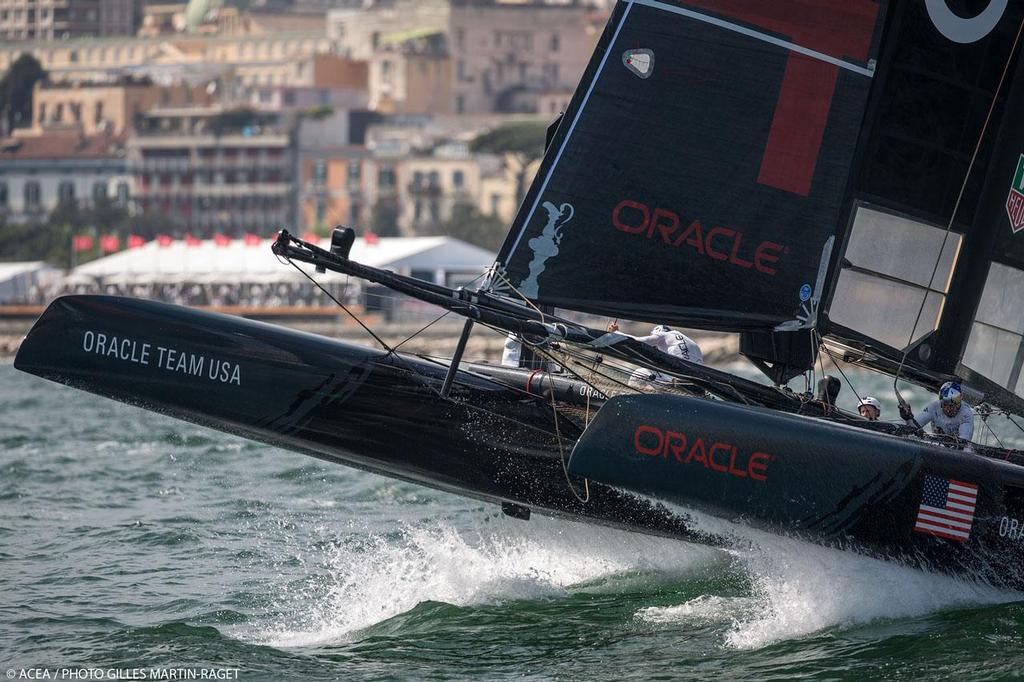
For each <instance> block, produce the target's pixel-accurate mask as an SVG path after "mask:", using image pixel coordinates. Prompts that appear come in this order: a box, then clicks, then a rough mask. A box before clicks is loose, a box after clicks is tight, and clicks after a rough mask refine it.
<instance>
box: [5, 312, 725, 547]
mask: <svg viewBox="0 0 1024 682" xmlns="http://www.w3.org/2000/svg"><path fill="white" fill-rule="evenodd" d="M14 364H15V367H16V368H17V369H19V370H22V371H25V372H29V373H31V374H35V375H38V376H40V377H43V378H46V379H50V380H52V381H56V382H59V383H63V384H67V385H69V386H73V387H75V388H79V389H82V390H86V391H89V392H92V393H96V394H99V395H102V396H105V397H108V398H114V399H116V400H120V401H122V402H126V403H129V404H132V405H136V406H139V407H143V408H146V409H149V410H153V411H155V412H159V413H162V414H167V415H170V416H173V417H176V418H179V419H183V420H186V421H190V422H194V423H196V424H201V425H203V426H208V427H211V428H214V429H218V430H221V431H225V432H227V433H232V434H236V435H239V436H243V437H245V438H249V439H253V440H257V441H261V442H264V443H269V444H272V445H276V446H279V447H282V448H287V449H289V450H294V451H297V452H301V453H304V454H307V455H312V456H314V457H318V458H320V459H324V460H327V461H331V462H335V463H338V464H345V465H348V466H352V467H356V468H359V469H363V470H366V471H371V472H374V473H378V474H383V475H386V476H390V477H394V478H398V479H402V480H406V481H411V482H414V483H418V484H422V485H426V486H430V487H433V488H437V489H440V490H444V491H448V492H452V493H457V494H460V495H466V496H470V497H474V498H478V499H481V500H485V501H487V502H493V503H497V504H501V503H513V504H515V505H521V506H525V507H528V508H531V509H533V510H535V511H538V512H542V513H546V514H550V515H558V516H564V517H568V518H573V519H579V520H585V521H589V522H594V523H600V524H605V525H611V526H616V527H622V528H629V529H633V530H641V531H644V532H648V533H653V534H659V535H667V536H673V537H680V538H685V539H691V540H698V541H702V542H711V541H713V539H712V538H708V537H706V536H702V535H699V534H695V533H693V532H691V531H690V529H688V528H687V526H686V525H685V523H684V522H683V520H682V519H681V518H680V517H679V516H676V515H673V514H671V513H670V512H668V511H667V510H666V509H665V508H664V507H663V506H661V505H658V504H655V503H652V502H649V501H647V500H644V499H641V498H639V497H637V496H635V495H633V494H630V493H624V492H620V491H618V490H616V489H613V488H610V487H608V486H604V485H601V484H591V485H590V499H589V500H588V501H587V502H586V503H585V504H584V503H582V502H580V501H579V500H578V499H577V498H576V497H575V496H574V495H573V492H572V491H571V490H570V488H569V486H568V484H567V481H566V474H565V473H564V471H563V468H562V463H561V460H560V457H561V452H560V449H559V447H558V441H557V439H556V436H555V429H554V417H553V413H552V409H551V406H550V404H549V403H547V402H546V401H544V400H543V399H541V398H538V397H533V396H530V395H528V394H526V393H524V392H523V391H521V390H515V389H513V388H510V387H508V386H504V385H502V384H499V383H496V382H494V381H491V380H488V379H486V378H483V377H481V376H477V375H474V374H472V373H468V372H463V371H460V372H459V373H458V375H457V378H456V381H455V383H454V385H453V388H452V391H451V399H450V400H444V399H442V398H440V396H439V391H440V388H441V384H442V382H443V379H444V375H445V372H446V367H444V366H441V365H439V364H437V363H434V362H430V361H426V360H423V359H421V358H418V357H415V356H409V355H404V354H388V353H385V352H383V351H379V350H374V349H370V348H366V347H362V346H357V345H353V344H347V343H343V342H339V341H335V340H331V339H327V338H324V337H321V336H317V335H313V334H306V333H303V332H297V331H293V330H288V329H284V328H281V327H277V326H273V325H268V324H263V323H259V322H253V321H251V320H245V319H241V318H236V317H231V316H226V315H219V314H214V313H207V312H202V311H197V310H193V309H189V308H182V307H179V306H172V305H167V304H163V303H158V302H154V301H145V300H138V299H129V298H118V297H108V296H66V297H63V298H60V299H57V300H56V301H54V302H53V303H52V304H51V305H50V306H49V308H48V309H47V310H46V312H45V313H44V314H43V315H42V317H40V319H39V320H38V321H37V322H36V324H35V326H34V327H33V328H32V330H31V331H30V332H29V334H28V336H27V337H26V338H25V340H24V342H23V343H22V346H21V349H20V350H19V352H18V355H17V358H16V359H15V363H14ZM559 428H560V430H561V433H562V435H563V437H565V438H566V440H565V456H566V458H567V457H568V450H569V449H570V448H571V447H572V443H573V442H574V441H575V440H576V438H577V437H578V436H579V431H578V429H576V428H575V427H574V425H573V424H572V423H571V422H569V421H567V420H562V421H561V423H560V424H559ZM574 485H575V487H576V488H577V490H578V491H580V492H582V489H583V481H582V479H576V480H574ZM518 511H520V513H521V511H522V510H518Z"/></svg>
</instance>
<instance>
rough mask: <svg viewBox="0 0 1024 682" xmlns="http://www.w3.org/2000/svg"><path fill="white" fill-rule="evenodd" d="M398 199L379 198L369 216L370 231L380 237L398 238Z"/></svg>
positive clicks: (392, 197)
mask: <svg viewBox="0 0 1024 682" xmlns="http://www.w3.org/2000/svg"><path fill="white" fill-rule="evenodd" d="M399 214H400V208H399V206H398V197H394V196H390V197H381V198H380V199H378V200H377V203H375V204H374V205H373V212H372V213H371V215H370V229H371V230H373V231H374V233H376V234H378V235H380V236H381V237H398V236H399V232H398V217H399Z"/></svg>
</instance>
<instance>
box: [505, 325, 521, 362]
mask: <svg viewBox="0 0 1024 682" xmlns="http://www.w3.org/2000/svg"><path fill="white" fill-rule="evenodd" d="M522 357H523V342H522V341H520V340H519V337H517V336H516V335H515V334H513V333H512V332H509V334H508V336H506V337H505V347H504V348H503V349H502V351H501V364H502V365H503V366H505V367H518V366H519V361H520V360H521V359H522Z"/></svg>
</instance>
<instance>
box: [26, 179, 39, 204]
mask: <svg viewBox="0 0 1024 682" xmlns="http://www.w3.org/2000/svg"><path fill="white" fill-rule="evenodd" d="M39 194H40V193H39V183H38V182H36V181H35V180H30V181H29V182H26V183H25V210H26V211H37V210H39V207H40V206H39Z"/></svg>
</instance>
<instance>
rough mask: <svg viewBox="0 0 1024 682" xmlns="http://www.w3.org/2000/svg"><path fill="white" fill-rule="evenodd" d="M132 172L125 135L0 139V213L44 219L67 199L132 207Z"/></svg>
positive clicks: (9, 217)
mask: <svg viewBox="0 0 1024 682" xmlns="http://www.w3.org/2000/svg"><path fill="white" fill-rule="evenodd" d="M131 182H132V178H131V173H130V172H129V168H128V161H127V159H126V156H125V149H124V141H123V139H122V138H120V137H117V136H111V135H92V136H85V135H81V134H78V133H70V132H66V133H52V134H49V135H43V136H32V137H18V138H8V139H6V140H2V141H0V216H3V219H5V220H7V221H9V222H13V223H25V222H43V221H45V220H46V218H47V216H48V215H49V214H50V212H51V211H53V209H55V208H57V206H58V205H59V204H60V203H61V202H64V201H75V202H78V203H80V204H88V203H90V202H93V201H97V200H100V199H105V200H110V201H116V202H119V203H121V204H122V205H125V206H126V207H127V206H128V203H129V201H130V198H131Z"/></svg>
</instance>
